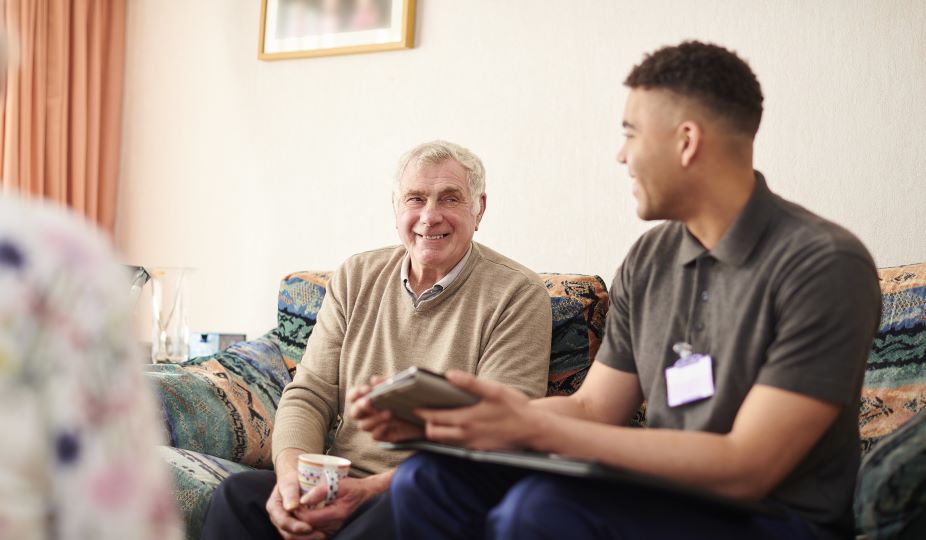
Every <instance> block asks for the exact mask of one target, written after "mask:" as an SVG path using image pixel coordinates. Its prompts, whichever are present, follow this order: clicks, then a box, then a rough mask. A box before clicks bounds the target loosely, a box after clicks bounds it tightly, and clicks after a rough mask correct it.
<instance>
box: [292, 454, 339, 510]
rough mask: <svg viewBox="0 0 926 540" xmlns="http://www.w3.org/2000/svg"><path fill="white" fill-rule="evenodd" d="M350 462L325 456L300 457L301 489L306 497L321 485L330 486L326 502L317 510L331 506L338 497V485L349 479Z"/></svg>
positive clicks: (310, 455) (309, 455) (308, 455)
mask: <svg viewBox="0 0 926 540" xmlns="http://www.w3.org/2000/svg"><path fill="white" fill-rule="evenodd" d="M349 470H350V460H349V459H344V458H342V457H337V456H328V455H325V454H301V455H300V456H299V487H300V488H301V490H302V495H305V494H306V493H308V492H309V491H311V490H312V488H314V487H315V486H316V485H318V484H319V483H325V484H326V485H327V486H328V493H327V494H326V495H325V501H324V502H322V503H320V504H319V505H318V506H317V508H323V507H324V506H325V505H328V504H331V503H332V502H333V501H334V499H335V498H336V497H337V496H338V484H339V483H340V481H341V479H342V478H346V477H347V472H348V471H349Z"/></svg>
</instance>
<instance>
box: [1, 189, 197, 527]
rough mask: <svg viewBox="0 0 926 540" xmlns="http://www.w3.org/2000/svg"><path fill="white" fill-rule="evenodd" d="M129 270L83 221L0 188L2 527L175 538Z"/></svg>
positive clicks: (176, 522)
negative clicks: (135, 329) (135, 328)
mask: <svg viewBox="0 0 926 540" xmlns="http://www.w3.org/2000/svg"><path fill="white" fill-rule="evenodd" d="M131 309H132V306H131V302H130V297H129V277H128V275H127V274H126V271H125V270H124V267H122V266H121V265H119V264H117V262H116V260H115V257H114V255H113V253H112V250H111V248H110V246H109V243H108V242H107V241H106V240H105V239H104V238H103V237H102V235H100V234H99V233H98V232H97V231H95V230H94V229H93V228H92V227H91V226H90V225H88V224H87V223H85V222H82V221H80V220H79V219H78V218H75V217H73V216H71V215H69V214H67V213H65V212H64V211H62V210H59V209H56V208H52V207H50V206H49V205H45V206H42V207H39V206H35V203H27V202H25V201H22V200H19V199H14V198H9V197H3V196H0V437H3V441H2V442H0V539H2V540H5V539H15V540H21V539H32V538H36V539H39V538H50V539H64V538H67V539H70V538H74V539H87V540H97V539H108V538H113V539H117V538H118V539H147V538H151V539H158V540H161V539H174V538H180V537H181V535H182V526H181V525H180V521H179V518H178V515H177V511H176V509H175V506H174V499H173V497H172V495H171V493H170V484H169V481H168V479H167V476H166V469H163V468H162V465H161V463H160V462H159V460H158V458H157V454H156V453H155V452H156V449H155V445H156V444H158V443H159V442H160V441H159V440H158V437H159V428H158V426H159V422H160V420H159V419H158V418H157V416H156V414H155V409H154V406H153V396H152V393H151V391H150V390H149V388H148V387H147V386H146V383H145V381H144V380H143V378H142V374H141V360H140V351H139V350H138V347H137V345H136V344H135V341H134V339H133V337H132V333H131V331H130V327H131Z"/></svg>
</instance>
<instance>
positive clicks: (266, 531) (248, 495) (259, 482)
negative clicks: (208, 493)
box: [202, 471, 394, 540]
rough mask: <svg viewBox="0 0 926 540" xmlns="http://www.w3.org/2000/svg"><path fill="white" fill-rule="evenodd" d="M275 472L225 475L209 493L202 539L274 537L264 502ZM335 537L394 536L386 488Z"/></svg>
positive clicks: (259, 539)
mask: <svg viewBox="0 0 926 540" xmlns="http://www.w3.org/2000/svg"><path fill="white" fill-rule="evenodd" d="M274 485H276V475H275V474H274V473H273V471H247V472H243V473H238V474H233V475H231V476H229V477H228V478H226V479H225V480H224V481H223V482H222V483H221V484H219V487H218V488H216V490H215V493H213V495H212V501H211V502H210V503H209V509H208V510H207V511H206V520H205V523H204V524H203V534H202V539H203V540H270V539H273V540H277V539H279V538H280V533H279V532H277V530H276V527H274V526H273V523H271V522H270V516H269V515H267V510H266V505H267V499H269V498H270V493H271V492H272V491H273V486H274ZM335 538H336V539H337V540H355V539H360V538H383V539H389V538H394V534H393V530H392V507H391V506H390V504H389V497H388V492H386V493H381V494H380V495H378V496H377V497H374V498H372V499H370V500H369V501H367V502H366V503H364V504H363V505H361V506H360V507H359V508H357V510H355V511H354V513H353V514H351V516H350V518H348V520H347V521H346V522H345V523H344V525H343V526H342V527H341V530H340V531H338V533H337V534H336V535H335Z"/></svg>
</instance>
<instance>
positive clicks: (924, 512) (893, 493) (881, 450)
mask: <svg viewBox="0 0 926 540" xmlns="http://www.w3.org/2000/svg"><path fill="white" fill-rule="evenodd" d="M924 487H926V412H923V411H921V412H919V413H918V414H917V415H916V416H914V417H913V418H912V419H911V420H910V421H909V422H907V423H906V424H904V425H903V427H901V428H900V429H898V430H897V431H895V432H894V433H892V434H890V435H889V436H887V437H886V438H885V439H884V440H882V441H881V442H880V443H879V444H878V445H876V446H875V447H874V448H872V450H871V452H869V453H868V455H867V456H865V460H864V461H863V462H862V467H861V469H860V473H859V477H858V485H857V486H856V490H855V516H856V519H855V522H856V527H857V528H858V529H859V532H862V533H863V534H865V535H866V538H918V539H919V538H926V521H924V520H926V489H924ZM913 523H915V524H917V525H915V526H912V527H911V524H913ZM914 528H915V529H918V530H913V529H914Z"/></svg>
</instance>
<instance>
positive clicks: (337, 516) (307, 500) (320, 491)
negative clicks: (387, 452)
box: [299, 471, 392, 538]
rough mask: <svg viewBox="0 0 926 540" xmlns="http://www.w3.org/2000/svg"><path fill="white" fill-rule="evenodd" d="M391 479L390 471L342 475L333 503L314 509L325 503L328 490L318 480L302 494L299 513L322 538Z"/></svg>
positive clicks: (329, 533) (387, 485)
mask: <svg viewBox="0 0 926 540" xmlns="http://www.w3.org/2000/svg"><path fill="white" fill-rule="evenodd" d="M391 478H392V472H391V471H390V472H388V473H383V474H379V475H374V476H368V477H367V478H342V479H341V481H340V482H338V496H337V498H336V499H335V500H334V502H332V503H331V504H329V505H327V506H325V507H324V508H318V509H315V508H314V507H315V506H316V505H318V504H319V503H321V502H324V500H325V495H326V494H327V492H328V488H327V485H325V484H324V483H320V484H318V485H317V486H315V487H314V488H312V490H311V491H309V492H308V493H306V494H305V495H303V496H302V499H301V500H300V501H299V502H300V503H301V504H302V505H303V506H302V508H303V509H302V510H300V512H299V516H300V517H301V518H304V519H305V520H306V521H308V522H309V523H311V524H312V528H313V529H314V530H315V531H318V532H320V533H322V534H324V535H325V536H324V538H327V537H330V536H333V535H334V533H336V532H338V530H339V529H340V528H341V525H343V524H344V521H345V520H346V519H347V518H348V517H350V515H351V514H353V513H354V510H356V509H357V507H359V506H360V505H361V504H363V503H365V502H366V501H368V500H369V499H370V498H372V497H374V496H376V495H378V494H379V493H381V492H382V491H385V489H386V488H388V487H389V480H390V479H391Z"/></svg>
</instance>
